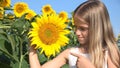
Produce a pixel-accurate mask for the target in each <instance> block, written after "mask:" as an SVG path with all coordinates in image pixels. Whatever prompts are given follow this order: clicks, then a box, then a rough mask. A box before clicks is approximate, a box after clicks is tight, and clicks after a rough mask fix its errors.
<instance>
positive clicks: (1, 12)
mask: <svg viewBox="0 0 120 68" xmlns="http://www.w3.org/2000/svg"><path fill="white" fill-rule="evenodd" d="M3 14H4V9H3V7H0V19H3Z"/></svg>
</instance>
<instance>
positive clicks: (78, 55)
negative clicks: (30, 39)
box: [29, 0, 120, 68]
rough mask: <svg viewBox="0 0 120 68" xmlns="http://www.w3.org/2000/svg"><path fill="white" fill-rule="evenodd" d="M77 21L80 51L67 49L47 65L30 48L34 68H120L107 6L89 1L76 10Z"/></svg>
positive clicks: (119, 56)
mask: <svg viewBox="0 0 120 68" xmlns="http://www.w3.org/2000/svg"><path fill="white" fill-rule="evenodd" d="M73 19H74V25H75V34H76V35H77V38H78V41H79V42H80V47H76V48H69V49H66V50H64V51H63V52H62V53H61V54H59V55H58V56H57V57H56V58H54V59H53V60H51V61H48V62H46V63H45V64H43V65H40V63H39V60H38V57H37V53H36V50H35V49H34V47H30V52H29V62H30V67H31V68H60V67H62V66H63V65H64V64H66V63H67V62H69V68H120V52H119V49H118V47H117V44H116V41H115V37H114V34H113V30H112V27H111V23H110V18H109V14H108V11H107V9H106V7H105V5H104V4H103V3H102V2H101V1H99V0H89V1H86V2H84V3H82V4H81V5H79V6H78V7H77V8H76V9H75V11H74V14H73Z"/></svg>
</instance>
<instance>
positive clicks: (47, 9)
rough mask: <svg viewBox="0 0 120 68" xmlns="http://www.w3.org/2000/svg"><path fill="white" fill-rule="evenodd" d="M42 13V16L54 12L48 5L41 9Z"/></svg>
mask: <svg viewBox="0 0 120 68" xmlns="http://www.w3.org/2000/svg"><path fill="white" fill-rule="evenodd" d="M42 12H43V13H44V14H51V13H55V11H54V10H53V9H52V7H51V5H49V4H48V5H45V6H43V7H42Z"/></svg>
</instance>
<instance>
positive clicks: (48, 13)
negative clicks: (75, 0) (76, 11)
mask: <svg viewBox="0 0 120 68" xmlns="http://www.w3.org/2000/svg"><path fill="white" fill-rule="evenodd" d="M40 10H41V12H42V13H41V14H36V13H35V12H34V10H32V9H30V8H29V6H28V4H27V3H24V2H17V3H15V4H14V5H11V0H0V68H29V67H30V66H29V58H28V52H29V46H30V45H29V43H30V42H31V46H32V45H36V47H35V48H36V49H37V52H38V56H39V60H40V63H41V64H44V63H45V62H46V61H49V60H51V59H53V58H54V57H55V56H57V55H58V54H59V53H60V52H61V51H63V50H64V49H66V48H69V47H72V46H73V45H77V44H79V43H78V41H77V40H76V36H75V35H74V32H73V29H72V27H73V23H72V18H68V14H67V12H65V11H61V12H56V11H55V10H54V9H53V8H52V6H51V5H49V4H48V5H44V6H43V7H42V8H41V9H40ZM30 39H31V40H30ZM29 41H30V42H29ZM63 68H68V67H67V65H64V66H63Z"/></svg>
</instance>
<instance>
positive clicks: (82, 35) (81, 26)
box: [74, 23, 89, 45]
mask: <svg viewBox="0 0 120 68" xmlns="http://www.w3.org/2000/svg"><path fill="white" fill-rule="evenodd" d="M74 24H75V34H76V35H77V38H78V41H79V42H80V44H81V45H85V44H87V43H88V28H89V26H88V24H86V23H74Z"/></svg>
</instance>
